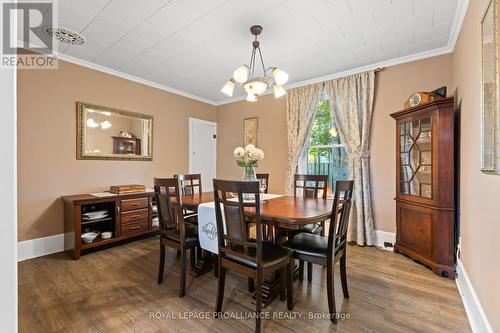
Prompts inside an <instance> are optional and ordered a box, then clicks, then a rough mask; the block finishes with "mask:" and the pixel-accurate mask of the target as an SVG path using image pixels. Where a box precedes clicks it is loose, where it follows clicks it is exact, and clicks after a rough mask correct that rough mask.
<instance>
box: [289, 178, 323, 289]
mask: <svg viewBox="0 0 500 333" xmlns="http://www.w3.org/2000/svg"><path fill="white" fill-rule="evenodd" d="M299 192H300V193H299ZM327 192H328V175H301V174H296V175H295V176H294V182H293V194H294V196H296V197H297V196H299V195H300V196H302V197H304V198H319V197H320V195H321V198H323V199H326V194H327ZM299 232H307V233H310V234H321V236H324V235H325V222H321V223H314V224H307V225H305V226H304V227H302V229H301V230H300V231H299ZM294 234H296V233H291V234H289V236H290V237H293V236H294ZM303 279H304V262H303V261H299V280H300V281H302V280H303ZM307 281H308V282H309V283H311V282H312V264H311V263H308V264H307Z"/></svg>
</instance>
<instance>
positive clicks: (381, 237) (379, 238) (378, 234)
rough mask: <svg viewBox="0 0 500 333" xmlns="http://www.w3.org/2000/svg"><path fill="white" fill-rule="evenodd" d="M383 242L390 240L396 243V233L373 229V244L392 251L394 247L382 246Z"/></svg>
mask: <svg viewBox="0 0 500 333" xmlns="http://www.w3.org/2000/svg"><path fill="white" fill-rule="evenodd" d="M384 242H390V243H392V245H393V246H394V244H396V234H395V233H393V232H387V231H382V230H375V246H377V247H382V248H384V250H386V251H394V247H388V248H386V247H384Z"/></svg>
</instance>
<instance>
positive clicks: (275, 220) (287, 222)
mask: <svg viewBox="0 0 500 333" xmlns="http://www.w3.org/2000/svg"><path fill="white" fill-rule="evenodd" d="M213 201H214V193H213V192H201V193H193V194H190V195H183V196H182V208H183V209H186V210H191V211H194V212H197V211H198V207H199V206H200V205H201V204H205V203H210V202H213ZM332 205H333V199H330V198H327V199H323V198H304V197H295V196H286V195H285V196H276V197H274V198H272V199H268V200H262V201H261V203H260V218H261V223H262V224H263V225H265V226H266V227H267V228H266V230H268V232H266V233H265V234H264V238H265V240H267V241H273V242H276V243H279V242H280V241H281V237H280V236H279V235H281V236H283V235H286V234H287V232H288V231H291V230H300V229H302V227H303V226H305V225H307V224H312V223H319V222H323V221H326V220H328V219H329V218H330V216H331V210H332ZM245 216H246V218H247V220H248V222H249V223H252V221H254V219H255V208H251V207H246V208H245ZM271 230H274V233H273V232H269V231H271ZM212 258H213V257H212V256H211V255H209V256H205V257H203V258H201V259H200V260H198V262H197V263H196V264H195V265H194V267H193V268H192V272H191V273H192V274H193V275H201V274H204V273H206V272H207V271H209V270H210V269H211V268H212V266H213V264H214V261H213V259H212ZM294 275H296V276H298V269H295V273H294ZM262 289H263V294H262V302H263V306H264V307H265V306H267V305H269V304H270V303H271V302H272V300H273V299H274V298H275V297H276V295H277V294H279V279H277V277H276V276H272V277H268V278H267V279H265V281H264V283H263V288H262Z"/></svg>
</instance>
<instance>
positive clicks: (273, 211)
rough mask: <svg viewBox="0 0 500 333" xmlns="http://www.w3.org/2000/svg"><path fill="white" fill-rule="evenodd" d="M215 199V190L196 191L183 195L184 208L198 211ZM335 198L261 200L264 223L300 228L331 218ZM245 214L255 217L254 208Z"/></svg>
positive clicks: (287, 227)
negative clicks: (200, 206) (200, 207)
mask: <svg viewBox="0 0 500 333" xmlns="http://www.w3.org/2000/svg"><path fill="white" fill-rule="evenodd" d="M212 201H214V193H213V192H202V193H195V194H193V195H184V196H183V197H182V206H183V208H184V209H189V210H192V211H197V210H198V206H199V205H200V204H202V203H206V202H212ZM332 204H333V199H322V198H318V199H315V198H303V197H293V196H281V197H277V198H273V199H269V200H264V201H262V202H261V207H260V216H261V221H262V223H265V224H267V225H272V226H275V227H278V228H280V229H287V230H299V229H301V227H302V226H304V225H307V224H311V223H319V222H323V221H325V220H328V219H329V218H330V215H331V212H332ZM245 215H246V216H247V217H248V218H249V219H250V220H251V219H252V218H254V217H255V209H254V208H246V209H245Z"/></svg>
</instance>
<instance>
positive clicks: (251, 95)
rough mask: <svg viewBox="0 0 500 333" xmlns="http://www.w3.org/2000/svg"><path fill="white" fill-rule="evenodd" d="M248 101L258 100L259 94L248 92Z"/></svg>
mask: <svg viewBox="0 0 500 333" xmlns="http://www.w3.org/2000/svg"><path fill="white" fill-rule="evenodd" d="M247 102H257V96H255V95H254V94H248V95H247Z"/></svg>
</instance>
